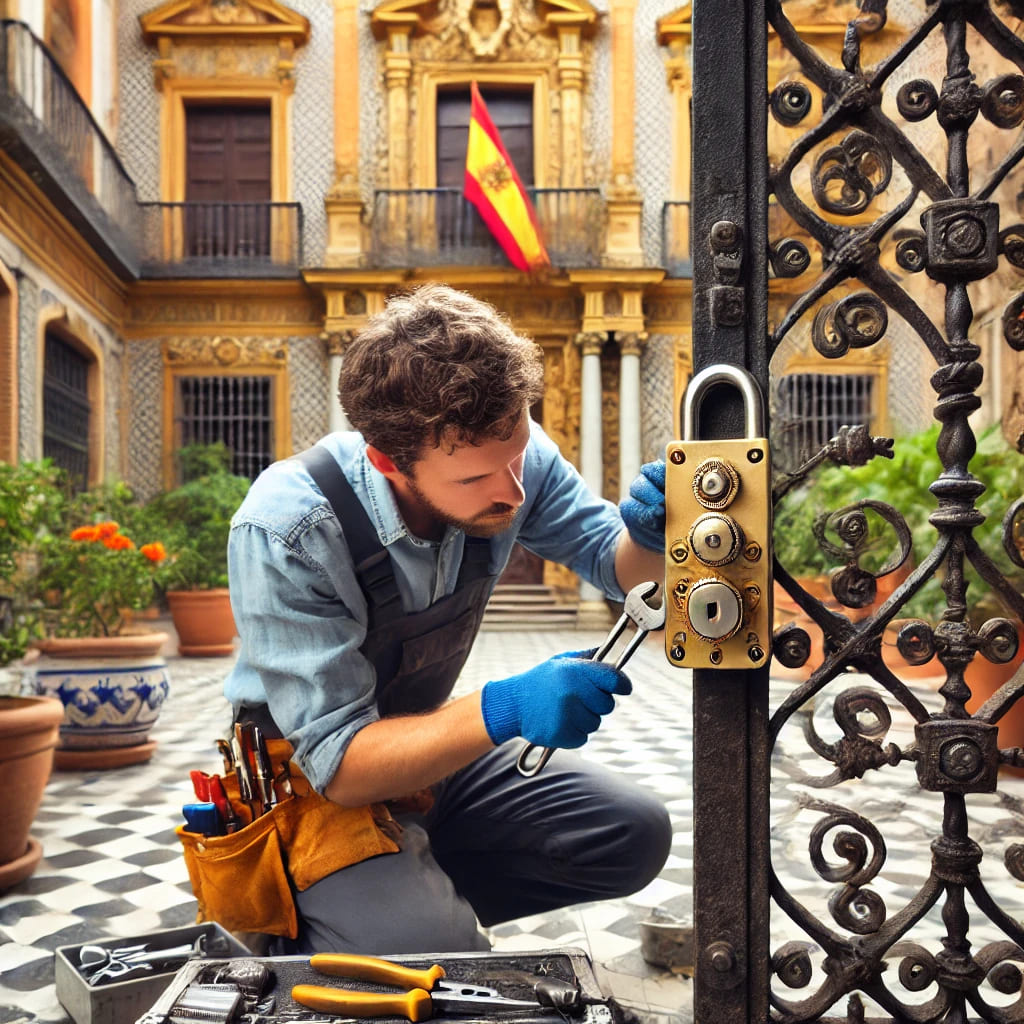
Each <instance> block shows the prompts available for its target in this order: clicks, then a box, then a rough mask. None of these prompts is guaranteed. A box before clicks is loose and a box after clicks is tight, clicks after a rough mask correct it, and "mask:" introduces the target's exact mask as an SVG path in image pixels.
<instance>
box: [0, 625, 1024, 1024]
mask: <svg viewBox="0 0 1024 1024" xmlns="http://www.w3.org/2000/svg"><path fill="white" fill-rule="evenodd" d="M601 639H603V635H602V634H599V633H591V632H583V633H580V632H571V633H562V632H555V631H551V632H544V631H533V632H522V633H520V632H493V633H483V634H481V636H480V638H479V639H478V641H477V644H476V647H475V649H474V652H473V654H472V656H471V658H470V661H469V662H468V664H467V666H466V669H465V671H464V673H463V677H462V679H461V681H460V684H459V688H460V690H461V689H469V688H473V687H477V686H479V685H481V684H482V683H484V682H485V681H486V680H488V679H491V678H495V677H497V676H499V675H507V674H508V673H509V672H510V671H518V670H519V669H520V668H523V667H526V666H528V665H531V664H534V663H536V662H538V661H540V660H542V659H544V658H546V657H548V656H550V655H551V654H553V653H556V652H558V651H562V650H578V649H581V648H585V647H587V646H588V645H596V644H597V643H599V642H600V640H601ZM169 664H170V674H171V688H170V696H169V698H168V700H167V702H166V704H165V705H164V708H163V712H162V714H161V718H160V721H159V723H158V726H157V728H156V729H155V731H154V735H155V737H156V738H157V739H158V740H159V746H158V748H157V750H156V752H155V754H154V755H153V758H152V760H151V761H149V762H148V763H147V764H145V765H139V766H134V767H130V768H123V769H117V770H114V771H110V772H107V773H98V772H61V773H56V774H54V776H53V777H52V779H51V781H50V784H49V786H48V788H47V793H46V797H45V800H44V803H43V807H42V809H41V812H40V814H39V816H38V819H37V821H36V824H35V826H34V828H33V835H34V836H35V837H36V838H37V839H39V840H40V841H41V842H42V844H43V848H44V858H43V861H42V862H41V864H40V866H39V868H38V869H37V871H36V873H35V874H34V875H33V876H32V877H31V878H29V879H27V880H26V881H24V882H22V883H21V884H20V885H18V886H16V887H15V888H14V889H12V890H10V891H9V892H7V893H5V894H3V895H2V896H0V1024H15V1022H19V1024H20V1022H26V1024H27V1022H30V1021H38V1022H42V1024H67V1022H68V1020H69V1018H68V1017H67V1015H66V1013H65V1012H64V1010H63V1008H62V1007H61V1006H60V1005H59V1003H58V1002H57V1000H56V995H55V991H54V985H53V951H54V949H56V948H57V947H58V946H61V945H65V944H69V943H77V942H85V941H88V940H91V939H96V938H106V937H110V938H130V937H132V936H137V935H141V934H145V933H147V932H150V931H153V930H155V929H161V928H173V927H180V926H185V925H188V924H191V923H193V919H194V914H195V903H194V900H193V898H192V893H191V890H190V888H189V885H188V881H187V877H186V873H185V867H184V864H183V861H182V858H181V855H180V853H179V847H178V843H177V840H176V838H175V836H174V831H173V830H174V827H175V826H176V825H177V824H178V823H179V821H180V820H181V817H180V811H181V805H182V803H184V802H186V801H187V800H188V799H190V786H189V781H188V771H189V769H190V768H193V767H200V768H203V767H205V768H207V769H210V770H217V765H218V762H219V758H218V755H217V753H216V749H215V747H214V744H213V740H214V738H215V737H216V736H218V735H221V734H222V732H223V730H224V729H225V728H226V726H227V724H228V720H229V711H228V708H227V707H226V705H225V703H224V701H223V698H222V697H221V692H220V684H221V680H222V678H223V676H224V674H225V672H226V670H227V667H228V665H229V664H230V661H229V659H181V658H177V657H172V658H170V660H169ZM629 671H630V675H631V676H632V679H633V683H634V693H633V695H632V696H630V697H628V698H622V699H621V700H620V701H619V706H618V708H617V709H616V711H615V713H614V715H613V716H612V718H611V719H609V720H608V721H607V722H606V723H605V725H604V727H603V728H602V729H601V730H600V731H599V732H598V733H596V734H595V735H594V736H593V737H592V738H591V741H590V743H589V744H588V745H587V747H586V748H584V754H585V756H587V757H592V758H595V759H598V760H600V761H601V762H602V763H604V764H607V765H609V766H610V767H612V768H614V769H615V770H617V771H622V772H626V773H629V774H630V775H633V776H634V777H635V778H637V779H638V780H639V781H641V782H642V783H643V784H644V785H646V786H648V787H650V788H651V789H653V790H654V791H655V792H657V793H658V794H659V795H660V796H661V797H662V799H663V800H664V801H665V804H666V807H667V808H668V810H669V813H670V815H671V817H672V821H673V825H674V831H675V840H674V843H673V846H672V852H671V855H670V857H669V860H668V863H667V864H666V865H665V868H664V869H663V871H662V873H661V875H660V876H659V877H658V878H657V879H656V880H655V881H654V882H652V883H651V885H649V886H648V887H647V888H645V889H644V890H642V891H641V892H639V893H636V894H634V895H633V896H631V897H629V898H627V899H624V900H616V901H607V902H602V903H593V904H586V905H582V906H577V907H572V908H568V909H566V910H564V911H558V912H553V913H550V914H542V915H537V916H534V917H528V918H521V919H519V920H516V921H513V922H509V923H506V924H504V925H500V926H498V927H496V928H494V929H492V931H491V936H492V940H493V943H494V946H495V948H496V949H498V950H525V949H531V948H534V949H536V948H542V947H544V948H550V947H551V946H552V945H571V946H578V947H581V948H583V949H585V950H587V951H588V952H589V954H590V955H591V957H592V959H593V961H594V965H595V970H596V973H597V976H598V979H599V980H600V982H601V984H602V987H603V988H604V991H605V992H606V993H607V994H609V995H613V996H615V997H616V998H617V999H619V1000H620V1001H621V1002H622V1003H624V1004H625V1005H626V1006H628V1007H629V1008H631V1009H633V1010H634V1011H635V1012H636V1013H637V1014H638V1016H639V1017H640V1018H641V1020H642V1021H644V1022H645V1024H650V1022H654V1021H658V1022H661V1021H668V1022H673V1024H678V1022H682V1021H685V1020H688V1019H689V1017H690V1015H689V1006H690V996H691V988H690V985H691V983H690V982H689V980H688V979H687V978H686V977H685V976H682V975H679V974H675V973H673V972H670V971H667V970H665V969H662V968H657V967H654V966H652V965H650V964H647V963H646V962H645V961H644V960H643V959H642V957H641V955H640V928H639V926H640V924H641V922H643V921H644V920H646V919H648V918H649V917H651V916H652V914H653V913H654V912H655V911H658V912H661V913H666V914H669V915H671V916H673V917H675V918H680V919H687V918H688V917H689V915H690V886H691V884H692V880H693V876H692V863H693V856H692V851H693V843H692V828H691V815H692V796H691V788H692V777H691V767H690V750H691V740H692V709H691V690H690V677H689V673H687V672H683V671H679V670H676V669H673V668H671V667H670V666H669V665H668V663H667V662H666V661H665V659H664V657H663V655H662V652H661V650H660V637H657V636H655V637H652V638H651V639H650V640H649V641H648V642H647V643H646V644H645V645H644V646H643V647H642V648H641V650H640V652H639V653H638V654H637V655H636V657H635V658H634V659H633V661H632V662H631V664H630V667H629ZM865 682H866V680H865V679H864V677H859V676H846V677H844V680H843V684H842V685H841V686H833V687H829V688H827V690H826V691H824V692H823V693H822V694H820V695H819V696H818V697H816V698H815V700H814V701H813V704H808V705H805V708H804V710H803V712H802V713H803V714H810V713H813V715H814V724H815V728H816V729H817V730H818V732H819V733H820V734H821V735H822V736H823V737H824V738H825V739H826V740H827V741H834V739H836V738H837V737H838V735H839V731H838V726H837V725H836V724H835V721H834V718H833V715H832V708H833V702H834V700H835V697H836V694H837V693H838V692H839V691H841V690H842V689H845V688H846V687H848V686H851V685H862V684H864V683H865ZM913 685H914V689H915V692H916V693H918V695H919V696H920V697H921V699H922V700H923V701H925V702H926V705H927V706H928V707H930V708H938V707H939V705H940V702H941V698H939V697H938V696H937V694H936V693H935V684H934V682H930V681H923V682H921V683H914V684H913ZM793 686H794V684H793V683H792V682H791V681H787V680H783V679H773V680H772V685H771V692H770V704H771V708H773V709H774V708H777V707H778V706H779V705H780V704H781V702H782V701H783V700H784V699H785V697H786V695H787V694H788V693H790V692H791V691H792V688H793ZM890 703H891V702H890ZM891 706H892V710H893V719H894V721H893V726H892V728H891V729H890V732H889V735H888V736H887V737H886V742H894V743H897V744H898V745H899V746H900V747H902V748H906V747H907V746H908V745H909V743H910V742H911V738H912V731H911V723H909V722H908V720H907V718H906V716H905V715H902V716H901V715H900V713H899V709H898V707H896V706H895V705H892V704H891ZM801 730H802V721H801V720H800V718H799V717H798V718H796V719H794V721H793V723H792V724H791V725H788V726H786V727H785V728H783V730H782V732H781V735H780V740H779V744H778V748H777V751H776V755H775V758H774V761H773V774H772V791H771V799H772V837H771V849H772V857H773V864H774V867H775V870H776V872H777V874H778V876H779V879H780V882H781V883H782V885H783V886H784V887H785V888H786V889H787V891H788V892H789V893H790V894H791V895H792V896H793V897H794V898H795V899H796V900H798V901H799V902H800V903H801V904H802V905H803V906H805V907H807V908H808V909H809V910H810V911H811V912H812V913H814V914H816V915H817V916H818V917H819V918H820V920H822V921H823V922H825V923H826V924H828V925H829V926H830V927H832V928H833V930H834V929H835V922H834V921H833V920H832V919H831V917H830V914H829V910H828V906H827V903H828V899H829V897H830V896H831V895H832V894H833V892H834V890H835V889H836V885H835V884H833V883H825V882H823V881H822V879H821V878H820V877H819V876H818V875H817V874H816V872H815V871H814V869H813V868H812V866H811V863H810V857H809V854H808V843H809V836H810V834H811V832H812V830H813V829H814V826H815V824H816V823H817V822H819V821H820V820H821V818H822V812H821V810H820V806H819V805H820V803H821V802H823V801H824V802H829V803H831V804H838V805H842V806H843V807H844V808H846V809H849V810H850V811H853V812H854V813H859V814H862V815H864V816H865V817H867V818H869V819H870V820H871V822H872V823H873V824H874V826H875V827H876V828H877V830H878V832H879V834H880V835H881V836H882V837H883V839H884V842H885V844H886V856H885V858H884V864H883V867H882V870H880V871H879V873H878V875H877V876H876V878H875V879H874V880H872V882H871V883H870V885H871V888H872V889H873V890H874V891H875V892H877V893H878V895H879V896H880V897H881V898H882V899H883V900H884V902H885V904H886V907H887V909H888V912H889V915H890V917H891V916H892V915H894V914H895V913H897V912H898V911H899V910H900V909H902V908H903V907H904V906H905V905H906V903H907V902H908V901H909V900H910V899H911V898H912V897H913V895H914V894H915V893H916V892H917V890H918V888H919V886H920V884H921V880H922V879H923V878H924V877H925V876H926V875H927V872H928V865H929V862H930V856H931V855H930V850H929V844H930V842H931V841H932V840H933V839H934V838H935V837H936V836H937V835H939V834H940V832H941V822H942V812H943V809H942V800H941V798H939V797H936V796H934V795H930V794H921V793H920V792H919V790H918V788H917V785H916V780H915V778H914V769H913V766H912V765H911V764H909V763H902V764H900V765H898V766H897V767H896V768H889V767H887V768H886V769H885V770H884V771H880V772H874V773H869V774H868V775H867V776H866V777H865V778H864V779H862V780H853V781H851V782H848V783H844V784H843V785H842V786H839V787H833V788H828V789H825V788H821V787H819V786H816V785H814V779H815V778H820V777H822V776H825V775H827V774H828V771H829V768H830V765H829V764H828V763H827V762H825V761H823V760H822V759H821V758H819V757H818V756H817V755H816V754H814V753H813V751H812V750H811V749H810V748H809V747H808V745H807V743H806V741H805V739H804V737H803V735H802V731H801ZM968 803H969V811H970V814H971V834H972V835H973V836H974V838H975V839H976V840H977V841H978V842H979V843H980V844H981V845H982V848H983V849H984V851H985V861H984V863H983V865H982V875H983V878H984V881H985V884H986V886H987V887H988V889H989V891H990V892H991V893H992V895H993V897H994V898H995V900H996V901H997V902H998V903H999V904H1000V905H1001V906H1002V907H1003V908H1004V909H1006V910H1007V911H1008V912H1009V913H1010V914H1011V915H1013V916H1015V917H1016V918H1017V919H1020V918H1021V916H1022V915H1024V887H1022V886H1021V885H1020V884H1019V883H1017V882H1016V881H1015V880H1014V879H1012V878H1011V877H1010V876H1009V875H1008V874H1007V872H1006V871H1005V869H1004V868H1003V866H1002V859H1003V853H1004V850H1005V849H1006V847H1007V846H1008V845H1009V844H1011V843H1013V842H1020V841H1022V839H1024V778H1020V777H1015V776H1008V777H1006V778H1005V779H1002V780H1001V783H1000V792H999V793H998V794H993V795H990V796H989V795H982V796H975V797H971V798H970V799H969V801H968ZM833 838H834V836H833V835H832V834H830V835H829V836H828V837H827V844H826V847H825V851H824V852H825V855H826V859H827V860H828V861H829V862H832V861H835V860H836V859H837V857H836V855H835V854H834V853H833V851H832V847H831V846H830V845H828V844H830V843H831V842H832V841H833ZM971 912H972V914H975V913H976V911H975V910H974V908H971ZM978 916H979V917H980V915H978ZM973 920H974V918H972V921H973ZM771 924H772V945H771V948H772V950H775V949H777V948H778V947H779V946H780V945H781V944H782V943H783V942H786V941H792V940H801V939H805V938H806V936H804V935H802V934H801V933H800V931H799V930H798V929H797V928H796V926H795V925H794V924H793V923H792V922H790V921H788V920H787V919H786V918H785V917H784V915H782V914H781V912H780V911H779V910H778V909H777V908H775V907H773V909H772V918H771ZM943 933H944V929H943V926H942V921H941V915H940V914H939V911H938V910H935V911H933V912H932V913H930V914H929V915H927V916H926V917H925V918H924V919H923V920H922V921H920V922H919V923H918V924H917V925H915V926H914V928H913V929H912V930H911V932H910V934H909V935H908V938H910V939H912V940H913V941H916V942H919V943H920V944H922V945H924V946H925V947H926V948H927V949H929V950H930V952H931V953H932V954H933V955H934V954H935V953H937V952H939V951H940V950H941V948H942V946H941V937H942V935H943ZM995 937H996V935H995V929H994V928H993V927H991V926H990V927H979V928H978V930H977V932H976V933H975V934H974V935H972V941H973V942H974V948H975V949H977V948H979V946H981V945H983V944H984V943H985V942H988V941H992V940H993V939H994V938H995ZM815 957H817V959H815ZM820 959H821V958H820V955H818V954H812V961H813V962H814V964H815V968H816V970H817V972H818V973H817V975H816V977H817V979H818V981H819V983H820V980H821V978H822V977H823V975H822V974H821V963H820ZM893 973H895V972H893ZM782 994H783V995H786V994H787V993H785V992H783V993H782ZM788 994H789V995H790V996H791V995H792V993H788ZM798 994H799V993H798Z"/></svg>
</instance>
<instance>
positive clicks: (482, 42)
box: [455, 0, 513, 57]
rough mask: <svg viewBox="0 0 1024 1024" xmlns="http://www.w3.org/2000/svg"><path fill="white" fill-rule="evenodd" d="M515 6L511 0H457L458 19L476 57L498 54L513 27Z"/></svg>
mask: <svg viewBox="0 0 1024 1024" xmlns="http://www.w3.org/2000/svg"><path fill="white" fill-rule="evenodd" d="M512 7H513V4H512V0H456V8H455V17H456V22H457V24H458V26H459V30H460V31H461V32H462V34H463V35H464V36H465V38H466V42H467V43H468V44H469V48H470V50H472V52H473V53H474V54H476V56H477V57H494V56H496V55H497V53H498V49H499V47H500V46H501V45H502V43H503V42H504V41H505V37H506V36H507V35H508V30H509V28H510V27H511V18H512Z"/></svg>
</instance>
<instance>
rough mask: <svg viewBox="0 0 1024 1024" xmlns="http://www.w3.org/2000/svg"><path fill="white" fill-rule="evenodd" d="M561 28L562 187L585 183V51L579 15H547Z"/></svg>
mask: <svg viewBox="0 0 1024 1024" xmlns="http://www.w3.org/2000/svg"><path fill="white" fill-rule="evenodd" d="M548 21H549V22H553V23H554V24H556V25H557V28H558V92H559V97H560V99H561V104H562V117H561V127H562V140H561V160H560V163H561V168H560V177H559V185H560V187H561V188H580V187H581V186H582V185H583V135H582V132H581V129H582V126H583V52H582V49H581V34H582V30H583V26H584V24H585V20H584V19H583V17H582V16H580V15H575V14H565V13H561V12H560V13H558V14H552V15H550V17H549V18H548Z"/></svg>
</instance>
